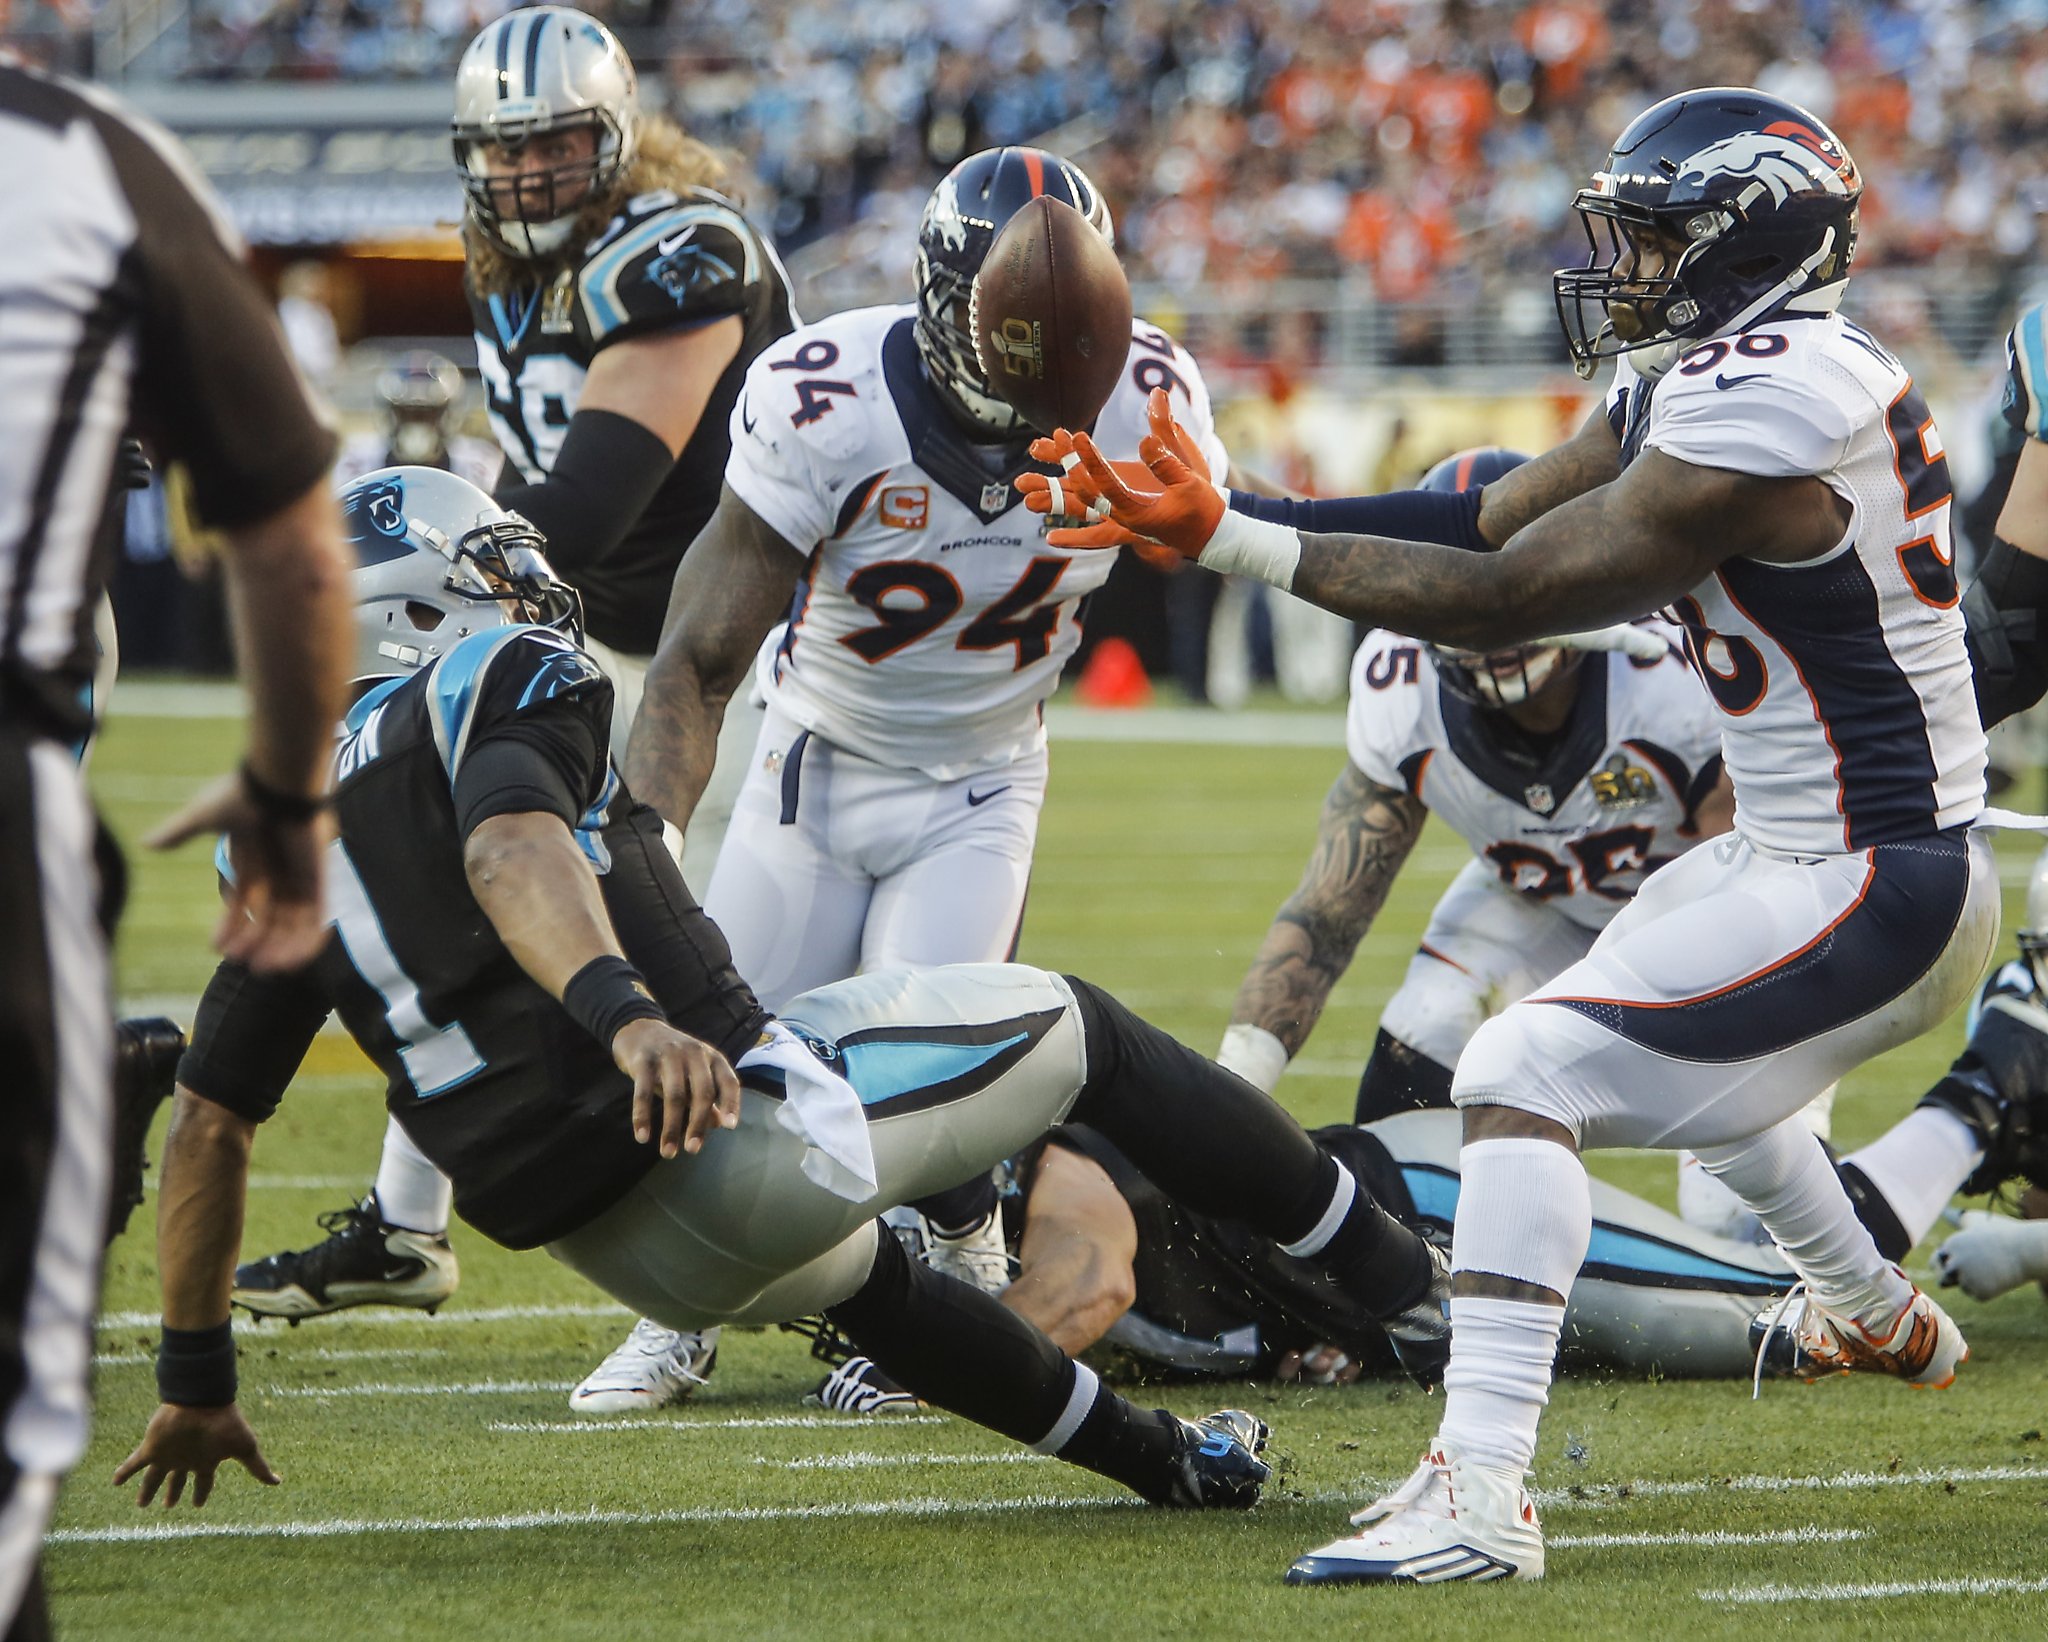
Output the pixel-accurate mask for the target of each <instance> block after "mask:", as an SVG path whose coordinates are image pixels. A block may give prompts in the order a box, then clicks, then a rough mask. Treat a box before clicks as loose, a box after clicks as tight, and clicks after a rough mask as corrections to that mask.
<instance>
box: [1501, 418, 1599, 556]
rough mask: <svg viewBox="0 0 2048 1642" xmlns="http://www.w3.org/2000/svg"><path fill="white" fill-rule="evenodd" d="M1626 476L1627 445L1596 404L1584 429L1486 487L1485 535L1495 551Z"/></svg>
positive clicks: (1583, 423)
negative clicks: (1572, 502)
mask: <svg viewBox="0 0 2048 1642" xmlns="http://www.w3.org/2000/svg"><path fill="white" fill-rule="evenodd" d="M1620 477H1621V441H1620V440H1618V439H1616V438H1615V437H1614V426H1613V424H1612V423H1610V422H1609V421H1608V420H1607V412H1606V411H1605V409H1603V408H1602V407H1600V406H1598V405H1595V406H1594V407H1593V413H1592V415H1590V416H1588V417H1587V418H1586V420H1585V421H1584V422H1582V423H1581V424H1580V425H1579V431H1578V432H1577V433H1575V434H1573V435H1572V436H1571V437H1570V438H1569V439H1567V440H1566V441H1565V442H1564V443H1563V444H1561V445H1558V446H1556V447H1555V448H1553V449H1551V450H1546V451H1545V452H1544V453H1543V454H1542V455H1541V456H1537V457H1533V458H1531V459H1530V460H1529V461H1526V462H1524V463H1523V464H1522V465H1521V466H1520V467H1518V468H1515V469H1514V470H1512V471H1511V472H1509V473H1505V474H1503V475H1502V476H1501V477H1500V478H1498V479H1496V480H1494V481H1493V483H1491V484H1490V485H1488V486H1487V487H1486V490H1485V492H1484V493H1483V494H1482V495H1481V497H1480V500H1479V534H1480V535H1482V536H1484V537H1485V538H1486V539H1487V540H1488V541H1489V542H1491V543H1493V545H1494V546H1495V547H1500V546H1502V545H1503V544H1505V543H1506V542H1507V540H1508V538H1509V537H1511V536H1513V535H1514V533H1515V532H1516V531H1518V530H1520V529H1521V528H1522V527H1523V526H1524V525H1527V524H1532V523H1534V522H1535V521H1536V520H1537V519H1540V518H1542V517H1543V515H1544V514H1546V513H1548V512H1549V511H1550V510H1551V509H1552V508H1554V507H1562V506H1563V505H1564V504H1565V503H1566V502H1569V501H1570V500H1571V499H1572V498H1573V497H1575V496H1583V495H1585V494H1586V492H1587V491H1589V490H1597V489H1598V488H1599V487H1600V486H1602V485H1611V484H1613V483H1614V481H1615V480H1616V479H1618V478H1620Z"/></svg>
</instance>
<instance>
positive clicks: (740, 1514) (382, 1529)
mask: <svg viewBox="0 0 2048 1642" xmlns="http://www.w3.org/2000/svg"><path fill="white" fill-rule="evenodd" d="M1141 1503H1142V1502H1141V1501H1139V1500H1137V1499H1134V1498H1129V1497H1126V1498H1122V1499H1105V1498H1102V1497H1100V1496H1094V1495H1088V1494H1074V1495H1062V1494H1024V1495H1019V1496H1017V1497H1015V1498H1011V1499H985V1500H952V1499H883V1500H868V1501H864V1502H859V1503H847V1504H832V1505H736V1506H723V1507H716V1506H705V1507H700V1508H697V1509H694V1510H677V1511H523V1512H520V1513H518V1514H517V1515H507V1516H498V1517H330V1518H327V1519H326V1520H324V1521H320V1522H154V1523H147V1524H142V1523H137V1524H135V1525H133V1526H129V1527H119V1526H116V1527H106V1528H59V1529H56V1530H55V1531H53V1532H52V1533H51V1534H50V1535H49V1536H48V1537H49V1541H50V1543H51V1544H53V1545H134V1544H144V1543H149V1542H152V1541H157V1540H179V1539H339V1538H344V1537H347V1536H350V1535H355V1534H488V1533H504V1532H508V1531H514V1530H518V1529H523V1528H614V1527H640V1526H649V1525H654V1524H660V1523H701V1522H815V1521H820V1520H827V1519H831V1518H835V1517H840V1518H844V1517H952V1516H986V1515H990V1514H994V1513H999V1512H1004V1511H1036V1510H1071V1509H1074V1508H1076V1507H1079V1508H1080V1509H1083V1510H1099V1509H1103V1508H1108V1509H1111V1510H1122V1509H1126V1508H1128V1507H1131V1506H1135V1505H1138V1504H1141Z"/></svg>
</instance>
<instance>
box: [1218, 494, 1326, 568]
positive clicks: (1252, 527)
mask: <svg viewBox="0 0 2048 1642" xmlns="http://www.w3.org/2000/svg"><path fill="white" fill-rule="evenodd" d="M1224 497H1225V500H1226V502H1227V501H1228V498H1229V492H1228V491H1226V492H1224ZM1195 562H1196V563H1197V564H1200V565H1202V566H1204V567H1205V568H1206V569H1209V570H1214V571H1216V572H1217V573H1218V574H1219V575H1224V576H1255V577H1257V578H1258V579H1259V580H1260V581H1262V582H1271V583H1272V584H1273V585H1274V586H1275V587H1281V588H1289V589H1291V588H1292V587H1293V586H1294V570H1295V566H1297V565H1298V564H1300V563H1301V535H1300V533H1299V532H1298V531H1296V530H1294V529H1293V528H1292V527H1290V526H1288V525H1276V524H1274V523H1273V522H1272V521H1271V520H1270V519H1254V518H1253V517H1252V516H1251V515H1250V514H1249V513H1239V512H1237V511H1236V510H1235V509H1234V508H1231V507H1229V506H1227V505H1226V506H1225V508H1224V509H1223V519H1222V521H1221V522H1220V523H1219V524H1218V525H1217V526H1216V534H1215V535H1213V536H1211V537H1210V538H1209V545H1208V546H1207V547H1205V548H1203V549H1202V555H1201V557H1200V558H1199V559H1197V560H1196V561H1195Z"/></svg>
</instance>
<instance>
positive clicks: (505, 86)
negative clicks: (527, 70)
mask: <svg viewBox="0 0 2048 1642" xmlns="http://www.w3.org/2000/svg"><path fill="white" fill-rule="evenodd" d="M511 95H512V20H511V19H510V18H509V17H508V18H507V19H506V20H505V21H504V22H502V23H500V24H499V25H498V101H499V102H501V103H502V102H503V101H504V100H505V99H506V98H507V97H509V96H511Z"/></svg>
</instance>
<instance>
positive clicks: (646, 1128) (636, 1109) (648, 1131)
mask: <svg viewBox="0 0 2048 1642" xmlns="http://www.w3.org/2000/svg"><path fill="white" fill-rule="evenodd" d="M654 1094H655V1088H654V1079H653V1078H652V1077H650V1076H649V1075H648V1068H647V1066H646V1063H645V1062H636V1063H635V1064H634V1067H633V1138H634V1140H636V1141H638V1142H639V1143H640V1144H641V1145H642V1146H645V1145H646V1144H647V1142H648V1141H649V1140H651V1139H653V1138H654Z"/></svg>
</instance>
